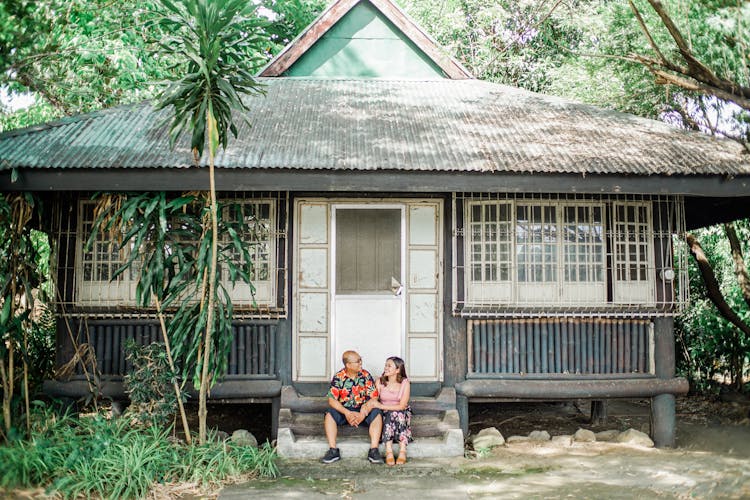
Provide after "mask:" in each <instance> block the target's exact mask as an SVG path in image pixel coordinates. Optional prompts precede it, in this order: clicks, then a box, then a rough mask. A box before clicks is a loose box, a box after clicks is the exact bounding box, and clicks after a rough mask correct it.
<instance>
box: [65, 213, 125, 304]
mask: <svg viewBox="0 0 750 500" xmlns="http://www.w3.org/2000/svg"><path fill="white" fill-rule="evenodd" d="M95 206H96V202H95V201H91V200H80V202H79V204H78V221H77V226H76V227H77V228H78V231H77V232H76V234H77V239H76V266H75V270H76V281H75V282H76V301H77V303H79V304H81V305H100V306H132V305H135V287H136V283H137V279H133V278H134V276H133V271H132V270H127V271H125V272H123V273H121V274H120V275H119V276H118V277H117V279H116V280H115V281H110V279H111V277H112V274H114V272H115V270H117V268H118V267H120V266H121V265H122V264H124V263H125V262H126V261H127V253H128V252H127V250H117V247H118V246H119V244H118V242H117V241H113V240H111V239H109V240H108V239H107V238H106V236H104V235H101V234H99V235H97V237H96V239H95V240H94V242H93V246H92V249H91V250H90V251H89V252H85V253H84V248H85V246H86V243H87V241H88V239H89V236H90V234H91V229H92V227H93V224H94V220H93V208H94V207H95ZM87 215H91V216H92V219H91V220H86V218H87V217H86V216H87ZM102 251H106V253H107V254H109V255H110V256H111V255H113V254H114V253H115V252H117V253H118V254H119V259H117V260H115V259H111V258H109V259H100V258H97V256H102V255H103V254H102V253H101V252H102ZM86 257H90V258H86ZM87 264H90V265H91V267H92V270H91V272H92V273H94V274H95V277H96V278H100V277H102V276H101V275H100V274H99V272H98V271H97V267H98V266H99V265H106V266H108V267H109V272H108V273H106V274H107V276H108V278H107V279H84V277H85V267H86V265H87Z"/></svg>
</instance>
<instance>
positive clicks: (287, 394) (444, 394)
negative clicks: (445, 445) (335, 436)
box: [281, 385, 456, 414]
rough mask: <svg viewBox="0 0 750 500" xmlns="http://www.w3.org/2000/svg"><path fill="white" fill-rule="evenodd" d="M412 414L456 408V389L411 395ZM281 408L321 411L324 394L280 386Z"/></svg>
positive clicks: (325, 404) (312, 411)
mask: <svg viewBox="0 0 750 500" xmlns="http://www.w3.org/2000/svg"><path fill="white" fill-rule="evenodd" d="M409 405H410V406H411V409H412V412H414V414H427V413H442V412H444V411H446V410H455V409H456V390H455V389H453V388H452V387H444V388H442V389H441V390H440V392H439V393H437V394H436V395H435V396H413V397H412V398H411V399H410V400H409ZM281 408H289V409H290V410H292V411H295V412H305V413H316V412H317V413H323V412H324V411H325V410H326V408H328V400H327V398H326V397H325V395H324V394H321V395H320V396H301V395H300V394H299V393H298V392H297V391H296V389H295V388H294V387H293V386H291V385H285V386H283V387H282V388H281Z"/></svg>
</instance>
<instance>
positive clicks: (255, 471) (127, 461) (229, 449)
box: [0, 411, 278, 498]
mask: <svg viewBox="0 0 750 500" xmlns="http://www.w3.org/2000/svg"><path fill="white" fill-rule="evenodd" d="M32 436H33V437H32V438H31V439H29V440H26V441H16V442H11V443H6V444H5V445H2V446H0V463H2V464H3V466H2V469H1V470H0V491H3V490H4V491H11V490H15V489H28V488H38V487H41V488H44V489H45V490H46V492H47V493H49V494H54V495H56V496H60V497H63V498H75V497H82V496H84V497H99V498H143V497H145V496H146V495H148V494H149V492H150V491H151V490H152V489H153V488H154V487H157V486H160V485H170V484H180V483H192V484H194V485H196V487H197V488H198V489H199V490H205V489H210V488H213V487H216V486H218V485H220V484H221V483H223V482H227V481H232V480H237V479H239V478H242V479H247V478H251V477H276V476H277V474H278V468H277V466H276V458H277V456H276V452H275V450H274V449H273V448H271V447H270V446H269V445H268V444H266V445H265V446H263V447H261V448H253V447H247V446H234V445H232V444H231V443H229V442H220V441H216V440H213V439H212V440H209V443H207V444H206V445H204V446H200V445H197V444H194V445H191V446H188V445H186V444H184V443H182V442H176V441H174V440H172V439H171V434H170V430H169V429H159V428H156V427H150V428H142V427H133V426H131V425H130V422H129V421H128V420H126V419H115V420H108V419H107V418H105V417H104V416H103V415H101V414H96V415H93V416H86V417H80V418H76V417H72V416H62V417H60V416H57V415H55V414H54V413H52V412H50V411H41V412H38V413H37V414H36V415H35V419H34V429H33V432H32Z"/></svg>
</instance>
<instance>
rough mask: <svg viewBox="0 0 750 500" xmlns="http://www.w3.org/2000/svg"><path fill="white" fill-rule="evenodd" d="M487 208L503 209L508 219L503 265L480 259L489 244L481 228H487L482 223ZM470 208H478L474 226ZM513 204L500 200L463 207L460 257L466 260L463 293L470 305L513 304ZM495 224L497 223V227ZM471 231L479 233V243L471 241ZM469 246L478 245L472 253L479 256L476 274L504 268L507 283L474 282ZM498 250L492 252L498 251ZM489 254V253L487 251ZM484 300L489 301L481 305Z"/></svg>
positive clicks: (476, 202) (471, 249) (497, 242)
mask: <svg viewBox="0 0 750 500" xmlns="http://www.w3.org/2000/svg"><path fill="white" fill-rule="evenodd" d="M489 205H496V206H499V205H506V206H507V210H508V214H509V219H508V230H509V232H508V233H507V234H508V236H509V239H508V242H507V244H508V258H507V259H506V260H503V261H498V260H495V261H494V262H489V261H486V260H485V259H484V256H485V255H486V253H487V251H488V248H487V245H488V244H490V243H488V242H487V241H486V240H485V226H486V224H488V223H487V222H485V207H487V206H489ZM474 206H479V207H481V208H480V211H481V212H480V221H479V222H478V223H473V222H472V219H471V215H472V213H471V208H472V207H474ZM515 209H516V208H515V203H514V202H513V201H511V200H502V201H474V202H470V203H468V204H467V209H466V214H465V218H464V220H465V221H466V222H465V223H464V228H468V229H466V233H467V237H466V238H465V242H466V248H465V253H464V255H465V256H466V259H465V260H466V262H467V265H466V285H467V286H466V291H467V297H470V298H472V303H476V304H485V303H495V302H511V301H512V300H513V297H514V295H513V290H514V286H513V285H514V281H515V280H514V279H513V273H514V272H515V269H516V265H515V251H514V244H513V235H514V227H515V225H514V220H515V217H514V215H513V214H514V213H515ZM498 224H499V223H498ZM474 229H478V230H479V231H480V233H481V234H480V236H481V240H480V241H479V242H475V241H473V238H472V235H473V233H472V231H474ZM496 234H497V235H499V234H500V232H499V231H498V232H497V233H496ZM495 243H496V244H498V245H499V244H500V241H499V239H498V240H496V241H495ZM473 245H479V247H478V248H476V250H478V251H479V252H480V253H481V255H482V260H481V262H479V263H478V265H479V266H480V269H479V272H481V273H482V274H484V273H486V272H487V268H486V266H487V265H493V264H495V265H498V267H499V266H500V265H503V264H505V265H508V270H507V276H508V279H507V280H501V279H495V280H479V281H475V280H474V279H473V276H474V274H473V273H474V265H475V262H474V259H473V254H472V253H471V252H472V251H473V250H475V249H473V248H472V246H473ZM498 250H499V249H496V251H498ZM490 251H491V250H490ZM496 273H497V275H498V276H499V275H500V270H499V269H497V270H496ZM484 297H490V300H489V301H485V300H484Z"/></svg>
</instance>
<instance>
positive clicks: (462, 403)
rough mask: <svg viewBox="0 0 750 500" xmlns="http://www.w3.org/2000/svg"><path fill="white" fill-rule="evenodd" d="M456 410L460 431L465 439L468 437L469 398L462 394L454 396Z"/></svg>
mask: <svg viewBox="0 0 750 500" xmlns="http://www.w3.org/2000/svg"><path fill="white" fill-rule="evenodd" d="M456 409H457V410H458V420H459V422H460V424H461V431H462V432H463V433H464V437H466V436H468V435H469V398H468V397H466V396H464V395H462V394H456Z"/></svg>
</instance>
